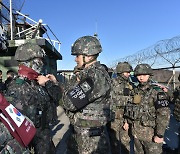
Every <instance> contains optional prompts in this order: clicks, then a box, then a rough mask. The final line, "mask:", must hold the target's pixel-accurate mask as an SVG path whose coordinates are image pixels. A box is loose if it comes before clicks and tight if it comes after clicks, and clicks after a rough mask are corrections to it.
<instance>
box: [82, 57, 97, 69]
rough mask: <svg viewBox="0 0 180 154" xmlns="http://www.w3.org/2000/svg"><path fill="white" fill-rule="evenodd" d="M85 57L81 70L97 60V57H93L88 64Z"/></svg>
mask: <svg viewBox="0 0 180 154" xmlns="http://www.w3.org/2000/svg"><path fill="white" fill-rule="evenodd" d="M85 57H86V56H85V55H83V65H82V67H81V69H84V68H85V66H86V65H87V64H90V63H92V62H93V61H95V60H96V57H93V58H92V59H91V60H89V61H88V62H86V61H85Z"/></svg>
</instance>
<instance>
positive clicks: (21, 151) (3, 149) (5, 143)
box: [0, 122, 30, 154]
mask: <svg viewBox="0 0 180 154" xmlns="http://www.w3.org/2000/svg"><path fill="white" fill-rule="evenodd" d="M0 153H1V154H6V153H8V154H29V153H30V151H29V150H28V149H26V148H24V147H22V146H21V145H20V144H19V143H18V141H16V139H14V137H13V136H12V135H11V134H10V132H9V130H8V129H7V128H6V126H5V125H4V124H3V123H2V122H0Z"/></svg>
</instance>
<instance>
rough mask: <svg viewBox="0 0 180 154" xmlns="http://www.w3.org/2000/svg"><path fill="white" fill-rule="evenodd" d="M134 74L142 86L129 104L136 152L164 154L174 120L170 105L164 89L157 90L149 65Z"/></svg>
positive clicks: (138, 67)
mask: <svg viewBox="0 0 180 154" xmlns="http://www.w3.org/2000/svg"><path fill="white" fill-rule="evenodd" d="M134 73H135V76H136V77H137V79H138V81H139V85H138V87H137V88H135V89H134V96H133V101H132V102H129V103H127V105H126V109H125V116H126V117H127V119H128V121H130V122H131V123H132V135H133V136H134V144H135V149H136V150H135V153H137V154H144V153H148V154H155V153H156V154H158V153H159V154H160V153H162V144H163V141H164V139H163V137H164V133H165V129H166V127H167V126H168V124H169V119H170V109H169V107H168V105H169V102H168V100H167V96H166V93H165V92H164V91H163V90H161V89H160V88H159V91H157V90H156V89H154V88H153V87H154V86H153V85H152V84H151V81H150V80H151V75H152V69H151V67H150V66H149V65H148V64H139V65H137V66H136V68H135V70H134ZM124 128H125V129H128V127H126V126H124Z"/></svg>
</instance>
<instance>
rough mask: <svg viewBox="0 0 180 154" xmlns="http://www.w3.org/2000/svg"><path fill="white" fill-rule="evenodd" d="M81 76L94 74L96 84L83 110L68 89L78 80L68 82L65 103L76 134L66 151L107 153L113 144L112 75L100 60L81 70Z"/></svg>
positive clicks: (68, 153) (90, 153)
mask: <svg viewBox="0 0 180 154" xmlns="http://www.w3.org/2000/svg"><path fill="white" fill-rule="evenodd" d="M78 77H79V79H80V80H84V79H86V78H91V79H92V81H93V83H94V85H95V86H94V88H93V90H92V91H91V93H90V94H89V95H88V101H89V104H87V105H86V106H85V107H84V108H82V109H81V110H77V108H76V106H74V105H73V103H72V102H71V100H70V99H69V98H68V96H67V92H68V91H69V90H70V89H72V88H73V87H75V86H76V85H77V84H78V82H77V81H74V83H72V82H71V81H70V82H69V84H68V85H66V86H65V90H64V96H63V107H64V109H65V111H66V114H67V115H68V116H69V118H70V122H71V125H72V127H73V134H72V135H71V136H70V139H69V141H68V144H67V154H70V153H73V154H75V153H77V154H78V153H81V154H92V153H94V154H95V153H96V154H104V153H107V154H108V153H110V145H109V136H108V133H107V130H106V124H107V122H108V121H109V120H110V105H109V101H108V99H109V93H110V90H111V85H110V82H111V81H110V77H109V75H108V73H107V72H106V70H105V69H104V67H103V66H102V65H101V64H100V63H99V62H95V63H94V64H92V65H91V66H89V67H88V68H84V70H81V71H80V72H79V74H78Z"/></svg>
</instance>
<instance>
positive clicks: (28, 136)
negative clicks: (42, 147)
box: [0, 94, 36, 147]
mask: <svg viewBox="0 0 180 154" xmlns="http://www.w3.org/2000/svg"><path fill="white" fill-rule="evenodd" d="M9 106H11V104H10V103H9V102H7V100H6V99H5V97H4V96H3V95H2V94H0V113H1V115H2V116H0V120H1V121H2V123H3V124H4V125H5V126H6V127H7V129H8V130H9V131H10V133H11V134H12V136H13V137H14V138H15V139H16V140H17V141H18V142H19V143H20V144H21V145H22V146H24V147H26V146H28V144H29V143H30V142H31V140H32V139H33V137H34V135H35V133H36V128H35V127H34V126H33V124H32V122H31V121H30V120H29V119H27V118H26V117H23V119H24V120H23V122H22V124H21V125H20V126H18V125H17V124H16V122H15V120H13V118H12V117H11V116H10V114H9V113H8V112H7V110H6V108H7V107H9ZM14 108H15V107H14ZM13 110H14V109H13ZM16 111H18V110H17V109H16ZM16 113H17V112H16ZM18 114H19V115H21V116H23V115H22V114H21V113H20V112H19V111H18ZM18 114H17V116H19V115H18ZM4 117H5V118H4ZM12 127H13V128H14V130H13V129H12Z"/></svg>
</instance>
